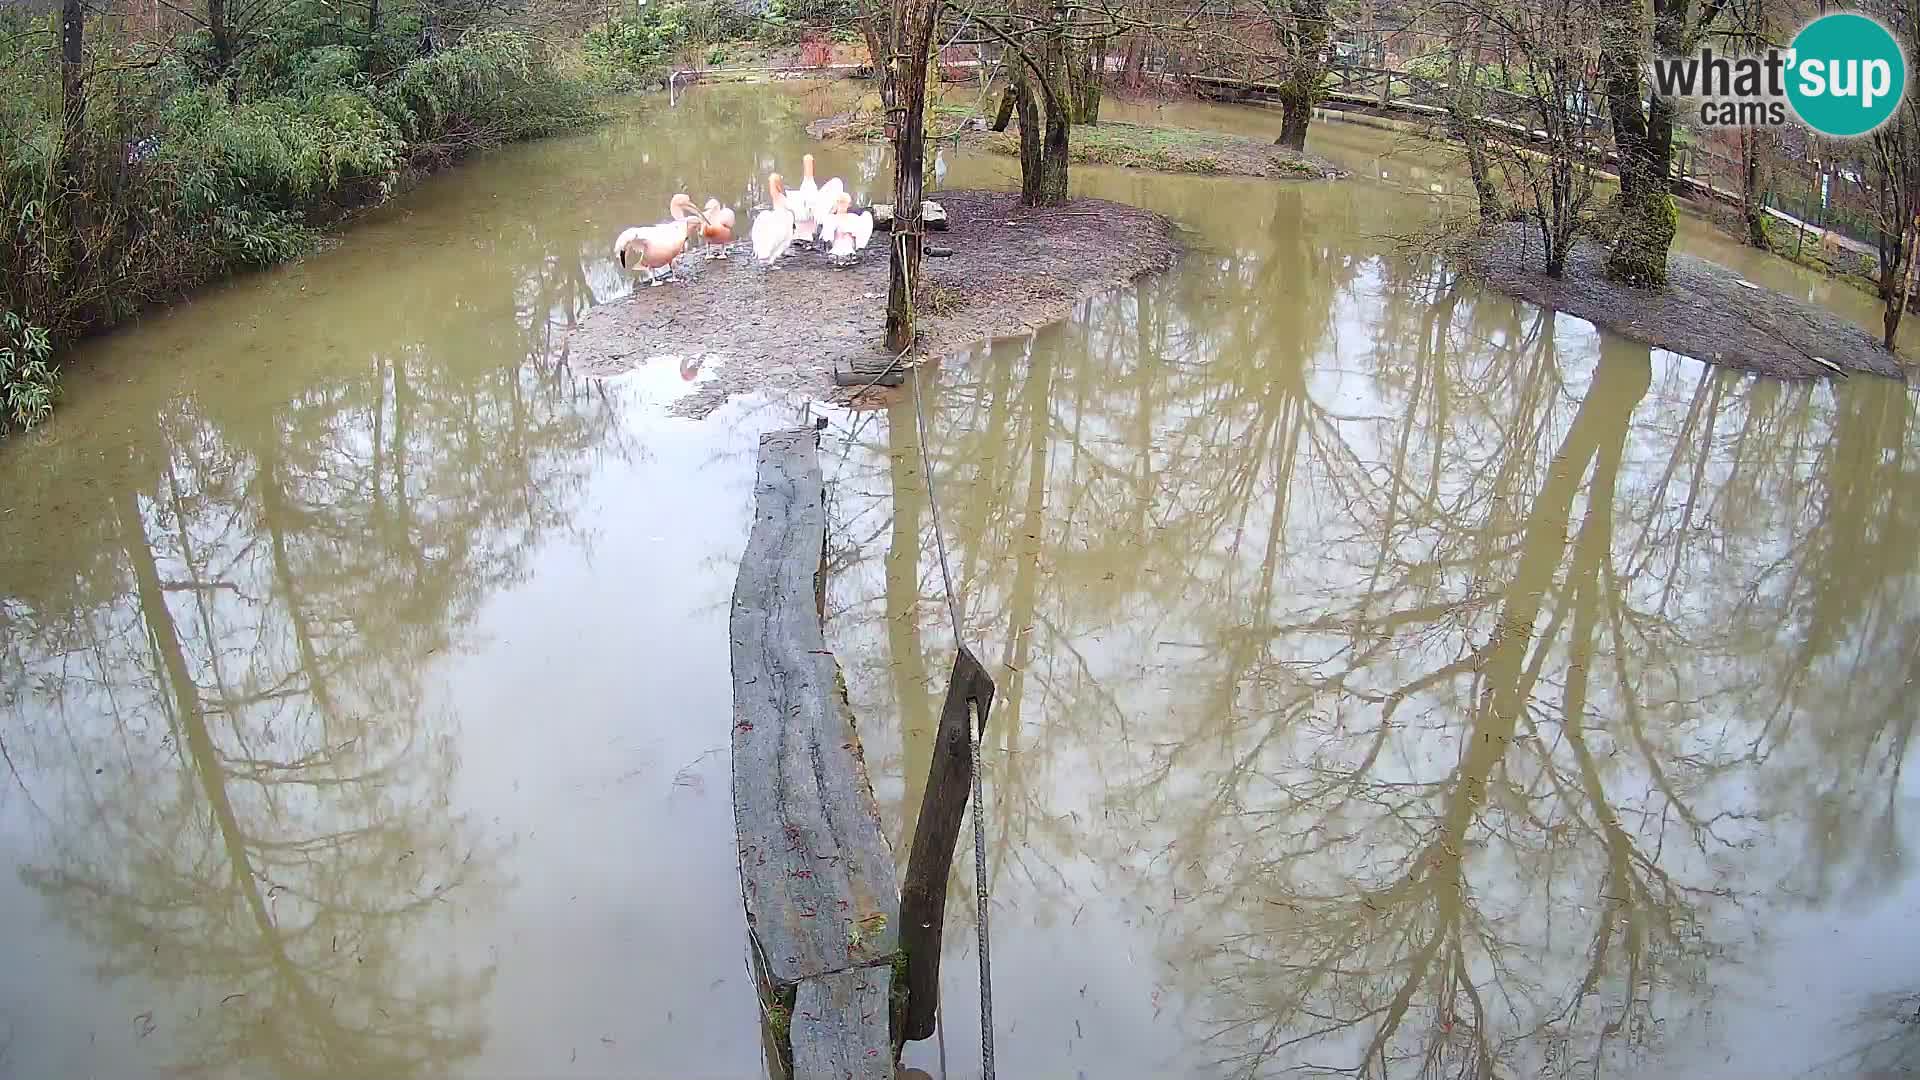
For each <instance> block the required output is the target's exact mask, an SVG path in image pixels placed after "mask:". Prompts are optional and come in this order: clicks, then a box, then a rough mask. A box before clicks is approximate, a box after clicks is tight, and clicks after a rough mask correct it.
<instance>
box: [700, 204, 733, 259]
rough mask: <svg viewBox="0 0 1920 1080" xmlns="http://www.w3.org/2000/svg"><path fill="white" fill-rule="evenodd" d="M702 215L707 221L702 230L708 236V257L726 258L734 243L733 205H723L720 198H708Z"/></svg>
mask: <svg viewBox="0 0 1920 1080" xmlns="http://www.w3.org/2000/svg"><path fill="white" fill-rule="evenodd" d="M700 217H701V219H702V220H704V221H705V222H706V225H705V227H704V228H702V229H701V230H700V231H701V232H702V234H704V235H705V236H706V238H707V258H709V259H724V258H726V257H727V247H728V246H729V245H731V244H732V243H733V207H731V206H721V205H720V200H719V199H708V200H707V205H706V209H704V210H702V211H701V212H700ZM716 244H717V245H719V246H718V247H715V246H714V245H716Z"/></svg>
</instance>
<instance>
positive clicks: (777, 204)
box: [748, 173, 797, 266]
mask: <svg viewBox="0 0 1920 1080" xmlns="http://www.w3.org/2000/svg"><path fill="white" fill-rule="evenodd" d="M767 202H768V203H769V204H770V205H769V206H768V208H767V209H765V210H762V211H760V212H759V213H757V214H755V215H753V227H752V229H751V230H750V231H749V232H748V238H749V239H750V240H751V241H752V243H753V256H754V258H756V259H759V260H760V261H761V262H762V263H764V264H766V265H768V266H772V265H773V263H774V260H776V259H778V258H779V257H780V256H782V255H785V254H786V253H787V249H788V248H790V247H792V246H793V241H794V239H795V238H796V236H797V233H796V230H795V229H794V222H793V209H792V207H790V206H788V205H787V185H786V181H784V180H782V179H780V174H779V173H770V174H768V176H767Z"/></svg>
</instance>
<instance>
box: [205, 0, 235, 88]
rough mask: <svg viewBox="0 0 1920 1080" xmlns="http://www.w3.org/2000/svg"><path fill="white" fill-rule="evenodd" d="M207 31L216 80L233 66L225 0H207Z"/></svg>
mask: <svg viewBox="0 0 1920 1080" xmlns="http://www.w3.org/2000/svg"><path fill="white" fill-rule="evenodd" d="M207 31H208V33H210V34H211V35H212V37H213V78H214V81H215V82H218V81H219V80H221V79H224V78H226V77H227V72H228V70H229V69H230V68H232V67H233V25H232V24H231V23H229V22H228V21H227V0H207Z"/></svg>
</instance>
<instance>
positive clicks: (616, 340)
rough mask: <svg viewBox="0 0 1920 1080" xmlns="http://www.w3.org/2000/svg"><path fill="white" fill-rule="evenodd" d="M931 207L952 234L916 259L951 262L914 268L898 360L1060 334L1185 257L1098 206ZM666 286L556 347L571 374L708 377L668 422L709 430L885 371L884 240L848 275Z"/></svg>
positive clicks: (998, 202) (991, 198) (1133, 219)
mask: <svg viewBox="0 0 1920 1080" xmlns="http://www.w3.org/2000/svg"><path fill="white" fill-rule="evenodd" d="M937 198H938V201H939V202H940V204H941V206H943V207H944V208H945V209H946V211H947V215H948V218H949V220H950V223H951V224H950V227H949V228H948V229H947V230H946V231H944V232H935V233H928V234H927V236H928V245H929V248H930V249H935V248H937V249H946V250H950V251H951V252H952V254H951V255H950V256H948V257H944V258H932V257H929V258H928V259H927V260H926V262H925V264H924V268H923V273H922V278H921V288H922V295H921V297H920V301H919V310H920V313H921V318H920V327H919V329H920V338H919V343H918V347H917V348H916V349H915V354H916V356H915V357H909V358H908V359H909V360H913V359H917V358H921V357H939V356H945V355H948V354H950V353H955V352H959V351H961V350H963V349H967V348H970V347H971V346H973V345H976V344H978V343H980V342H983V341H988V340H991V339H993V338H996V337H1004V336H1007V335H1010V334H1020V333H1026V332H1028V331H1031V330H1034V329H1036V328H1038V327H1041V326H1045V325H1047V324H1048V323H1052V322H1057V321H1059V320H1060V319H1063V318H1066V317H1067V315H1068V314H1069V313H1071V312H1072V310H1073V307H1074V305H1075V304H1077V303H1079V302H1080V301H1081V300H1084V299H1086V298H1088V297H1091V296H1095V295H1098V294H1099V293H1102V292H1106V291H1108V290H1110V289H1114V288H1117V287H1119V286H1122V285H1125V284H1127V283H1129V282H1131V281H1133V280H1134V279H1136V278H1138V277H1141V276H1142V275H1145V274H1150V273H1157V272H1159V271H1162V270H1166V269H1167V268H1169V267H1171V266H1172V265H1173V263H1174V260H1175V259H1176V258H1178V256H1179V254H1180V250H1181V243H1180V240H1179V238H1178V236H1177V234H1176V231H1175V226H1174V224H1173V222H1172V221H1171V220H1169V219H1167V218H1165V217H1162V216H1161V215H1159V214H1155V213H1153V212H1151V211H1148V210H1142V209H1139V208H1138V207H1133V206H1125V205H1122V204H1120V203H1113V202H1108V201H1106V200H1103V199H1088V198H1077V199H1074V200H1072V201H1070V202H1069V203H1068V204H1067V205H1066V206H1063V207H1056V208H1049V209H1033V208H1028V207H1023V206H1021V205H1020V197H1019V196H1018V195H1015V194H1009V193H1003V192H991V191H942V192H939V193H938V195H937ZM744 225H745V222H742V226H743V228H742V231H743V232H744V231H745V230H744ZM675 277H676V280H674V281H672V282H670V283H668V284H665V285H661V286H659V287H642V288H640V289H638V290H637V291H636V292H635V293H634V295H632V296H630V297H627V298H625V299H621V300H617V301H614V302H613V303H610V304H606V305H604V306H602V307H598V308H595V309H594V310H592V311H590V312H588V313H587V314H586V316H585V317H584V318H582V319H581V322H580V325H579V326H578V327H576V328H575V329H574V331H573V333H572V336H571V337H570V338H569V341H568V349H569V356H570V360H569V362H570V363H571V364H572V365H573V366H574V368H575V369H576V370H582V371H585V372H586V373H588V374H592V375H601V376H605V375H616V374H619V373H621V372H624V371H628V370H631V369H633V368H636V367H638V366H640V365H643V364H678V365H680V366H681V367H682V369H683V370H686V369H688V368H689V367H690V366H691V367H697V368H698V369H700V370H701V371H702V372H703V373H705V374H707V375H708V376H709V377H707V378H704V379H702V380H701V382H700V385H699V386H698V387H697V388H696V389H695V390H694V391H693V392H692V393H691V394H688V395H687V396H686V397H684V398H681V399H680V400H679V401H678V402H677V403H676V404H675V407H674V411H675V412H677V413H680V414H683V415H688V416H705V415H706V414H708V413H710V412H712V411H713V410H714V409H716V408H718V407H719V406H720V405H721V404H722V403H723V402H725V401H726V400H727V399H728V398H730V397H732V396H734V395H735V394H739V393H744V392H750V391H755V390H785V391H802V392H806V393H810V394H812V395H813V396H815V397H818V398H822V399H833V398H839V399H842V400H844V399H845V397H846V396H847V395H849V394H851V393H854V392H855V391H852V390H847V389H843V388H836V387H835V386H834V382H833V374H834V371H835V370H836V369H839V370H847V369H850V368H853V367H856V366H861V367H870V366H871V365H872V364H874V363H875V362H885V361H887V360H889V359H891V356H890V355H889V354H888V353H887V352H886V351H885V349H884V348H883V345H882V338H883V336H884V330H885V323H886V295H887V234H886V233H876V234H875V235H874V239H873V242H872V244H870V245H869V246H868V247H867V249H866V250H865V251H864V252H862V253H861V256H860V259H859V261H858V262H857V263H856V264H855V265H853V266H852V267H850V268H847V269H836V268H834V267H832V266H830V265H829V263H828V260H827V256H826V254H825V253H823V252H818V251H813V252H809V251H799V252H795V253H793V254H790V255H788V256H786V257H785V258H782V259H781V260H780V261H779V262H777V263H775V264H774V266H773V267H772V268H771V269H764V268H762V267H761V266H759V265H758V264H757V263H756V262H755V261H754V258H753V253H752V251H751V250H749V249H748V247H747V245H746V243H745V242H744V241H741V240H736V241H735V242H734V244H733V246H732V251H731V255H730V257H729V258H727V259H725V260H714V261H708V260H706V259H704V258H702V257H701V255H700V254H699V253H697V252H696V253H693V254H690V255H685V256H682V257H681V258H680V260H679V261H678V263H676V265H675Z"/></svg>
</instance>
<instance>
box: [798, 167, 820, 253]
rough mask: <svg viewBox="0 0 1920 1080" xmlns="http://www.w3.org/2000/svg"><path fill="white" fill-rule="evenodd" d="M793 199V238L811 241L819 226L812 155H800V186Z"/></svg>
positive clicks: (818, 209) (818, 196) (809, 243)
mask: <svg viewBox="0 0 1920 1080" xmlns="http://www.w3.org/2000/svg"><path fill="white" fill-rule="evenodd" d="M793 194H794V200H793V238H794V241H795V242H796V243H802V244H808V245H811V244H812V243H813V234H814V232H815V231H816V230H817V229H818V228H819V227H820V188H819V187H818V186H817V185H816V184H814V182H813V155H812V154H802V155H801V156H800V188H799V190H797V191H795V192H794V193H793Z"/></svg>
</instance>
